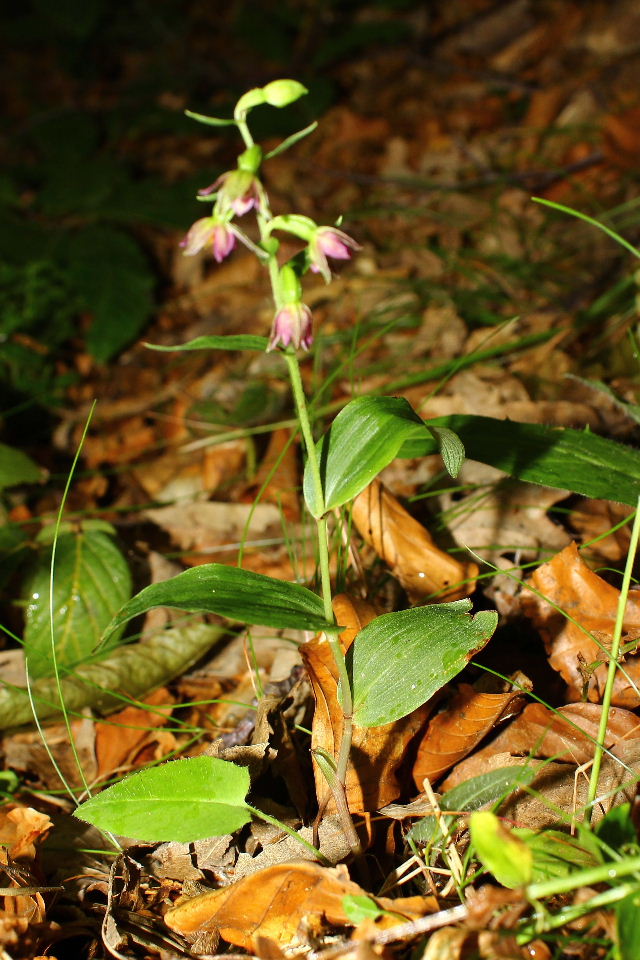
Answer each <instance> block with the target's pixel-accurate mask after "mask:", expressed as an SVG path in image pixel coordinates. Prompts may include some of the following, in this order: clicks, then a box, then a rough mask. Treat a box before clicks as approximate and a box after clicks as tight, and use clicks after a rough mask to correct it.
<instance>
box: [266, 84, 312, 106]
mask: <svg viewBox="0 0 640 960" xmlns="http://www.w3.org/2000/svg"><path fill="white" fill-rule="evenodd" d="M308 92H309V91H308V90H307V88H306V87H303V85H302V84H301V83H298V81H297V80H274V81H273V82H272V83H268V84H267V85H266V87H263V88H262V94H263V96H264V103H268V104H269V105H270V106H272V107H287V106H288V105H289V104H290V103H295V101H296V100H299V99H300V97H304V95H305V93H308Z"/></svg>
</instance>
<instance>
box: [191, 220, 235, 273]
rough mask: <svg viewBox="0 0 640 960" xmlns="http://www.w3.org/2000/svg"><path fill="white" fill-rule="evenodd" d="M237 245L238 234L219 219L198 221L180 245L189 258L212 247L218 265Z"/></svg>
mask: <svg viewBox="0 0 640 960" xmlns="http://www.w3.org/2000/svg"><path fill="white" fill-rule="evenodd" d="M235 245H236V233H235V231H234V229H233V227H232V226H231V225H230V224H228V223H225V222H224V221H223V220H219V219H218V218H217V217H202V219H200V220H196V222H195V223H194V224H192V225H191V227H190V229H189V232H188V233H187V235H186V237H185V238H184V240H182V241H181V243H180V246H181V247H182V248H183V250H184V253H185V256H187V257H192V256H194V254H196V253H200V251H201V250H204V248H205V247H211V250H212V253H213V256H214V259H215V260H216V262H217V263H222V261H223V260H224V258H225V257H228V256H229V254H230V253H231V251H232V250H233V248H234V247H235Z"/></svg>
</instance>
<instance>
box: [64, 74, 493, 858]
mask: <svg viewBox="0 0 640 960" xmlns="http://www.w3.org/2000/svg"><path fill="white" fill-rule="evenodd" d="M306 92H307V91H306V90H305V88H304V87H303V86H302V84H300V83H298V82H297V81H295V80H276V81H274V82H272V83H269V84H267V85H266V86H264V87H261V88H256V89H253V90H250V91H249V92H248V93H246V94H244V95H243V96H242V97H241V98H240V99H239V101H238V103H237V104H236V107H235V110H234V114H233V118H230V119H223V118H216V117H206V116H202V115H200V114H194V113H190V112H189V113H188V115H189V116H191V117H192V118H193V119H195V120H197V121H199V122H201V123H203V124H207V125H210V126H217V127H224V126H235V128H236V129H237V131H238V133H239V134H240V136H241V138H242V141H243V145H244V149H243V151H242V152H241V154H240V156H239V157H238V161H237V166H236V168H235V169H234V170H230V171H227V172H226V173H223V174H222V175H221V176H219V177H218V178H217V179H216V180H215V181H214V182H213V183H212V184H211V185H210V186H208V187H206V188H204V189H203V190H201V191H200V192H199V194H198V200H200V201H201V202H203V203H210V204H212V207H211V212H210V213H209V214H208V215H207V216H204V217H201V218H200V219H198V220H196V222H195V223H194V224H193V225H192V227H191V228H190V230H189V231H188V233H187V235H186V237H185V238H184V240H183V241H182V248H183V251H184V253H185V254H186V255H190V256H191V255H195V254H197V253H200V252H201V251H205V252H209V253H210V254H211V255H212V257H213V259H214V260H215V261H216V262H217V263H220V262H222V261H223V260H224V259H225V258H226V257H228V256H230V255H231V254H232V253H233V251H234V249H235V247H236V244H237V243H238V242H239V243H242V244H244V245H245V246H246V247H247V248H248V249H249V250H251V251H252V252H253V253H254V254H255V256H256V257H257V258H258V259H259V261H260V262H261V263H262V264H263V265H264V267H265V269H266V270H267V272H268V275H269V279H270V283H271V291H272V295H273V304H274V314H273V322H272V326H271V331H270V334H269V336H268V337H266V336H265V337H260V336H249V335H239V336H227V337H225V336H204V337H199V338H198V339H197V340H194V341H191V342H190V343H187V344H184V345H182V346H177V347H156V348H155V349H164V350H181V349H187V350H194V349H198V350H199V349H205V350H206V349H218V350H219V349H234V350H237V349H240V350H256V349H259V350H267V351H277V352H278V353H279V354H280V355H281V357H282V359H283V361H284V365H285V367H286V369H287V372H288V375H289V380H290V384H291V391H292V395H293V399H294V402H295V406H296V412H297V417H298V422H299V427H300V432H301V434H302V437H303V441H304V447H305V454H306V465H305V471H304V481H303V492H304V498H305V501H306V505H307V508H308V510H309V512H310V514H311V516H312V517H313V518H314V520H315V523H316V530H317V556H318V568H319V582H320V595H318V594H316V593H314V592H313V591H311V590H309V589H308V588H307V587H304V586H302V585H300V584H297V583H287V582H283V581H280V580H277V579H274V578H271V577H267V576H263V575H260V574H256V573H252V572H250V571H246V570H242V569H239V568H237V567H230V566H225V565H222V564H207V565H203V566H198V567H194V568H192V569H189V570H186V571H185V572H183V573H181V574H179V575H178V576H176V577H174V578H172V579H170V580H167V581H164V582H162V583H156V584H152V585H151V586H149V587H146V588H145V589H143V590H142V591H141V592H140V593H139V594H137V595H136V596H135V597H133V599H132V600H130V601H129V602H128V603H126V604H125V605H124V606H123V607H122V609H121V610H120V612H119V613H118V615H117V616H116V617H115V618H114V620H113V621H112V623H111V625H110V627H109V629H108V630H107V632H106V634H105V637H108V636H111V635H112V634H113V633H114V632H115V631H117V630H118V629H119V628H121V627H122V626H123V624H125V623H126V622H127V621H128V620H130V619H132V618H133V617H135V616H138V615H140V614H142V613H145V612H146V611H147V610H149V609H151V608H152V607H156V606H170V607H176V608H179V609H182V610H187V611H193V612H213V613H217V614H219V615H222V616H227V617H230V618H233V619H235V620H237V621H240V622H244V623H247V624H261V625H265V626H270V627H274V628H277V629H285V628H289V627H294V628H299V629H301V630H311V631H322V632H323V633H324V635H325V636H326V639H327V641H328V643H329V645H330V648H331V651H332V654H333V657H334V659H335V663H336V667H337V673H338V677H339V698H340V705H341V709H342V712H343V733H342V740H341V742H340V744H339V745H338V747H337V749H336V753H335V755H334V756H330V755H329V754H327V753H324V752H317V754H316V756H315V757H314V759H315V761H316V763H317V765H318V767H319V769H320V770H321V771H322V773H323V774H324V777H325V779H326V781H327V785H328V789H329V790H330V792H331V794H333V797H334V799H335V803H336V809H337V811H338V813H339V815H340V816H341V822H342V825H343V829H344V832H345V834H346V836H347V838H348V841H349V845H350V847H351V849H352V851H353V852H354V853H358V852H359V849H360V847H359V840H358V836H357V833H356V830H355V828H354V825H353V823H352V820H351V816H350V812H349V809H348V804H347V800H346V794H345V781H346V775H347V768H348V765H349V759H350V752H351V742H352V732H353V725H354V723H358V724H360V725H361V726H379V725H382V724H386V723H389V722H391V721H393V720H397V719H400V718H401V717H403V716H406V715H407V714H409V713H411V712H412V711H413V710H415V709H417V708H418V707H420V706H421V705H422V704H423V703H425V702H426V701H427V700H428V699H429V698H430V697H431V696H433V694H434V693H436V692H437V690H438V689H440V688H441V687H442V686H443V685H444V684H445V683H447V682H448V681H449V680H450V679H451V678H452V677H453V676H455V675H456V674H457V673H458V672H459V671H460V670H462V669H463V667H464V666H465V664H466V663H467V662H468V660H469V657H470V656H471V655H472V653H474V652H475V651H476V650H478V649H479V648H481V647H482V646H483V645H484V644H485V643H486V642H487V640H488V639H489V637H490V636H491V634H492V633H493V631H494V629H495V626H496V623H497V615H496V614H495V613H494V612H491V611H482V612H480V613H478V614H476V615H475V617H471V616H470V613H469V612H470V608H471V603H470V601H469V600H458V601H455V602H452V603H434V604H431V605H428V606H423V607H417V608H413V609H408V610H401V611H397V612H395V613H388V614H384V615H382V616H380V617H378V618H377V619H375V620H373V621H372V622H371V623H370V624H368V625H367V626H366V627H365V628H364V629H362V630H361V631H360V632H359V634H358V635H357V636H356V638H355V641H354V643H353V645H352V647H351V649H350V650H349V654H348V656H345V654H344V651H343V648H342V646H341V643H340V631H341V629H342V628H341V626H340V625H339V624H336V622H335V618H334V615H333V608H332V595H331V589H332V586H331V578H330V565H329V538H328V518H329V515H330V513H331V512H332V511H334V510H336V509H338V508H342V507H344V506H345V505H346V504H348V503H349V501H351V500H352V499H353V498H354V497H356V496H357V495H358V494H359V493H361V492H362V490H364V489H365V487H366V486H367V485H368V484H369V483H370V482H371V481H372V480H373V479H374V478H375V476H376V475H377V474H378V473H379V472H380V471H381V470H382V469H384V467H386V466H387V465H388V464H389V463H390V462H391V461H392V460H393V459H394V458H395V457H396V456H419V455H422V454H425V453H432V452H434V451H435V450H437V449H439V451H440V453H441V455H442V457H443V460H444V463H445V465H446V467H447V469H448V470H449V472H450V473H451V475H452V476H455V474H456V473H457V471H458V469H459V467H460V465H461V462H462V459H463V457H464V450H463V447H462V444H461V442H460V440H459V439H458V438H457V436H456V435H455V434H453V433H452V432H451V431H450V430H447V429H444V428H443V427H441V426H435V425H433V426H429V424H428V423H426V422H425V421H423V420H422V419H421V418H420V417H419V416H418V414H417V413H416V412H415V411H414V410H413V409H412V408H411V406H410V405H409V403H408V402H407V401H406V400H404V399H402V398H397V397H379V396H361V397H358V398H356V399H354V400H352V401H350V402H349V403H348V404H346V406H345V407H344V408H343V409H342V410H341V412H340V413H339V414H338V416H337V417H336V419H335V420H334V422H333V424H332V426H331V428H330V429H329V430H328V432H327V433H326V434H325V435H324V436H323V437H321V438H320V439H319V440H318V441H316V438H315V437H314V433H313V427H312V423H311V418H310V414H309V407H308V403H307V397H306V396H305V391H304V388H303V382H302V377H301V371H300V360H299V356H298V351H308V350H310V349H311V347H312V344H313V339H314V332H313V318H312V315H311V310H310V309H309V307H308V306H307V305H306V304H305V303H304V300H303V279H304V276H305V274H306V273H307V272H308V271H311V272H312V273H317V274H320V276H321V277H322V278H323V279H324V281H325V282H326V283H330V282H331V279H332V275H331V261H345V260H348V259H349V258H350V257H351V256H352V255H353V254H355V253H356V252H357V251H358V250H360V244H359V243H358V242H357V241H356V240H355V239H354V238H353V237H351V236H350V235H349V234H347V233H345V232H344V231H343V230H341V229H339V227H338V226H335V225H334V226H331V225H319V224H317V223H316V222H315V221H314V220H312V219H311V218H310V217H307V216H302V215H300V214H297V213H287V214H278V215H273V213H272V211H271V208H270V203H269V196H268V193H267V189H266V187H265V185H264V182H263V180H262V165H263V163H264V161H265V160H268V159H269V158H271V157H273V156H275V155H276V154H278V153H281V152H282V151H283V150H286V149H288V148H290V147H292V146H293V145H294V144H295V143H296V142H297V141H298V140H300V139H301V138H302V137H305V136H307V135H308V134H309V133H311V132H312V131H313V129H315V126H316V124H315V123H314V124H311V125H310V126H308V127H306V128H305V129H304V130H301V131H299V132H298V133H296V134H293V135H292V136H291V137H289V138H287V139H286V140H285V141H283V142H282V143H281V144H279V145H278V146H277V147H276V148H275V149H273V150H271V151H270V152H269V153H267V154H265V153H264V152H263V150H262V148H261V147H260V146H259V144H257V143H255V141H254V139H253V136H252V134H251V131H250V127H249V123H248V119H249V114H250V112H251V110H252V109H254V108H255V107H256V106H259V105H262V104H268V105H270V106H272V107H276V108H282V107H286V106H288V105H289V104H291V103H293V102H294V101H296V100H297V99H298V98H299V97H301V96H303V95H304V94H305V93H306ZM248 214H252V215H253V216H254V218H255V223H256V226H257V237H256V232H255V231H254V237H251V236H250V235H249V231H248V229H247V228H245V226H244V218H245V217H247V215H248ZM283 233H284V234H289V235H290V236H293V237H294V238H296V239H297V240H298V241H300V243H301V245H302V249H301V250H300V251H299V252H298V253H297V254H296V255H295V256H294V257H292V258H291V259H289V260H288V261H286V262H281V250H280V241H279V239H278V237H279V236H280V235H282V234H283ZM409 676H410V677H411V682H408V677H409ZM248 789H249V780H248V774H247V772H246V771H245V770H239V769H238V768H235V767H233V765H232V764H229V763H227V762H225V761H223V760H220V759H216V758H213V757H196V758H191V759H184V760H178V761H175V762H173V763H169V764H164V765H162V766H161V767H158V768H152V769H148V770H144V771H142V772H140V773H137V774H134V775H133V776H132V777H129V778H127V779H125V780H123V781H120V782H119V783H117V784H115V785H114V786H112V787H110V788H108V789H107V790H105V791H103V792H102V793H100V794H98V795H96V796H95V797H92V798H90V799H89V800H88V801H86V802H85V803H84V804H82V805H81V806H80V807H79V808H78V811H77V816H78V817H80V818H81V819H84V820H87V821H89V822H91V823H94V824H95V825H96V826H99V827H101V828H103V829H105V830H108V831H110V832H112V833H115V834H121V835H126V836H132V837H136V838H138V839H140V840H148V841H154V840H179V841H193V840H196V839H200V838H203V837H207V836H213V835H215V834H216V833H227V832H230V831H232V830H236V829H238V828H239V827H240V826H242V824H243V823H246V822H248V820H249V819H250V818H251V816H259V817H262V818H263V819H267V820H270V819H271V818H269V817H268V816H267V815H266V814H263V813H261V812H260V811H258V810H255V809H254V808H253V807H250V806H248V804H247V803H246V801H245V795H246V793H247V791H248ZM140 801H143V802H142V803H140ZM285 829H288V828H285ZM289 832H290V831H289ZM302 842H303V843H305V845H307V846H308V845H309V844H308V843H307V842H306V841H302ZM316 853H317V854H318V855H319V856H320V857H321V854H320V853H319V852H318V851H316ZM321 858H322V857H321Z"/></svg>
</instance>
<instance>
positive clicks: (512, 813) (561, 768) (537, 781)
mask: <svg viewBox="0 0 640 960" xmlns="http://www.w3.org/2000/svg"><path fill="white" fill-rule="evenodd" d="M633 750H636V751H638V745H637V744H636V745H635V746H630V747H629V748H628V752H627V749H625V757H624V763H625V764H626V765H627V766H628V767H629V770H627V769H625V766H624V765H623V764H622V763H621V762H620V760H617V759H613V758H611V757H609V756H605V758H604V760H603V762H602V767H601V771H600V779H599V782H598V783H599V786H598V796H599V797H600V798H601V799H600V801H599V802H598V803H596V804H595V806H594V810H593V822H594V823H597V822H598V820H600V819H601V818H602V816H603V815H604V814H605V813H607V812H608V811H609V810H610V809H611V808H612V807H613V806H615V805H617V804H620V803H624V802H626V801H632V800H633V798H634V797H635V792H636V785H637V780H638V770H640V763H639V760H640V751H639V752H638V753H633V752H632V751H633ZM523 766H526V767H528V768H529V769H534V770H536V771H537V772H536V776H535V777H534V779H533V780H532V781H531V783H530V785H529V789H530V790H531V791H532V792H531V793H529V792H527V791H526V790H516V791H515V792H514V793H513V794H512V795H511V796H510V797H509V798H508V799H507V800H506V801H505V802H504V803H503V804H502V805H501V807H500V815H501V816H502V817H505V818H506V819H507V820H510V821H512V822H513V823H514V824H515V825H516V826H519V827H530V828H531V829H532V830H542V829H544V828H546V827H550V826H552V825H553V824H556V825H557V823H558V822H559V821H562V819H563V817H564V819H565V822H567V823H568V822H569V820H570V819H571V817H572V816H573V814H574V813H575V812H577V816H578V818H580V817H581V816H582V814H583V811H584V809H585V805H586V803H587V794H588V788H589V771H588V770H586V771H585V770H576V768H575V767H574V766H573V765H572V764H568V763H555V762H553V761H549V760H530V759H528V758H523V757H514V756H512V755H511V754H510V753H496V754H495V755H494V756H493V757H491V756H489V757H487V756H484V755H483V754H482V752H481V753H480V754H473V755H472V756H471V757H467V758H466V760H463V761H462V762H461V763H459V764H458V765H457V767H456V768H455V769H454V770H453V771H452V773H450V774H449V776H448V777H447V779H446V780H445V781H444V782H443V783H442V784H441V785H440V787H439V789H441V790H443V791H446V790H451V789H452V788H453V787H457V786H459V784H461V783H464V782H465V781H466V780H470V779H471V778H472V777H476V776H479V775H480V774H483V773H487V772H488V771H489V770H496V769H499V768H501V767H523Z"/></svg>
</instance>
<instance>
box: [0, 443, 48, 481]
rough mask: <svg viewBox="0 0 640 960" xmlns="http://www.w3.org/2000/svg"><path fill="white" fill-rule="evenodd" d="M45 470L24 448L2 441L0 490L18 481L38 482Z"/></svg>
mask: <svg viewBox="0 0 640 960" xmlns="http://www.w3.org/2000/svg"><path fill="white" fill-rule="evenodd" d="M42 477H43V471H42V470H41V469H40V467H39V466H38V465H37V463H34V462H33V460H32V459H31V457H28V456H27V454H26V453H23V452H22V450H17V449H16V448H15V447H8V446H7V445H6V444H5V443H0V490H4V489H5V487H13V486H15V485H16V484H18V483H37V482H38V481H39V480H42Z"/></svg>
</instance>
